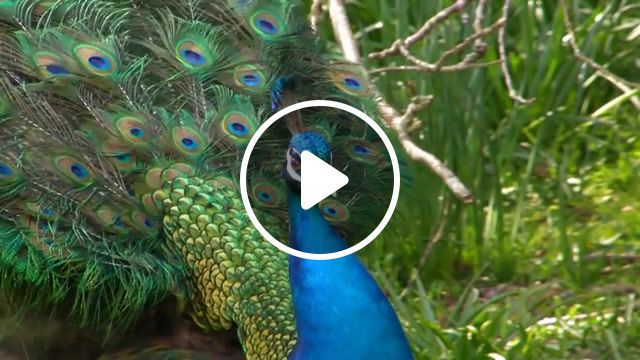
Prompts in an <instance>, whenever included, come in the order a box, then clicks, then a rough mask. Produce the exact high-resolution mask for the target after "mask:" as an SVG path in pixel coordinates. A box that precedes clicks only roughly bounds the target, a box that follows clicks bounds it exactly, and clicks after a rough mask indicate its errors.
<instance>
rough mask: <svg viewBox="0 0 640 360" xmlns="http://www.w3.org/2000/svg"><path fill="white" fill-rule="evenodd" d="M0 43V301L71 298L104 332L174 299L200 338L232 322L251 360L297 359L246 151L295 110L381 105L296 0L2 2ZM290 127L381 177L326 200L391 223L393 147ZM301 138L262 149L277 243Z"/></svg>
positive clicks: (83, 322)
mask: <svg viewBox="0 0 640 360" xmlns="http://www.w3.org/2000/svg"><path fill="white" fill-rule="evenodd" d="M0 49H2V51H1V52H0V67H1V68H2V75H1V77H0V138H1V140H2V141H1V145H0V146H1V148H2V151H0V277H1V279H2V282H1V284H0V287H1V290H2V292H3V293H5V294H11V293H14V292H17V291H20V292H21V293H22V294H23V295H24V296H23V297H24V300H23V302H22V303H21V304H18V306H22V307H24V308H27V307H31V306H36V305H37V306H42V307H45V308H46V307H53V306H55V305H56V304H59V303H62V302H63V301H67V302H69V301H70V303H71V304H72V306H71V309H70V314H71V315H72V316H73V317H74V319H75V320H76V321H77V322H78V323H79V325H80V326H91V327H93V328H97V329H99V330H101V331H103V332H104V334H105V336H107V337H108V336H109V334H110V333H111V332H113V331H114V330H116V329H121V328H126V327H128V326H129V325H130V324H131V323H132V322H134V321H135V320H136V319H137V318H138V316H139V314H140V313H141V312H143V311H144V310H145V309H147V308H149V307H152V306H153V305H154V304H157V303H159V302H160V301H161V300H163V299H164V298H166V297H167V296H175V297H177V298H179V299H181V303H182V304H184V307H185V311H186V312H187V313H188V314H190V316H191V317H192V318H193V320H194V321H195V322H196V323H197V324H198V325H200V326H201V327H202V328H203V329H204V330H215V329H229V328H231V327H232V326H235V327H237V330H238V334H239V337H240V340H241V343H242V345H243V347H244V349H245V352H246V354H247V358H249V359H272V358H275V359H281V358H285V357H286V356H287V354H288V353H289V352H290V351H291V349H292V348H293V345H294V344H295V341H296V334H295V326H294V321H293V310H292V305H291V299H290V298H291V295H290V287H289V282H288V270H287V256H286V255H285V254H283V253H281V252H279V250H277V249H275V248H274V247H272V246H271V245H269V244H268V243H267V242H265V241H264V240H263V239H262V238H261V237H260V235H259V233H258V232H257V231H256V230H255V229H254V228H253V226H252V225H251V223H250V221H249V219H248V217H247V216H246V213H245V211H244V209H243V207H242V202H241V200H240V195H239V190H238V186H237V178H238V173H239V171H238V170H239V166H240V159H241V157H242V152H243V150H244V148H245V146H246V144H247V143H248V141H249V139H250V138H251V136H252V135H253V134H254V133H255V132H256V130H257V128H258V127H259V125H260V124H261V123H262V122H263V121H264V120H265V119H266V118H267V117H268V116H269V115H270V114H271V113H273V112H274V111H276V110H278V109H280V108H282V107H284V106H286V105H288V104H290V103H294V102H298V101H304V100H311V99H332V100H337V101H341V102H345V103H348V104H350V105H353V106H356V107H357V108H359V109H362V110H363V111H365V112H369V113H370V112H371V109H372V108H373V105H372V97H371V95H370V94H369V90H368V89H369V86H368V83H367V79H366V76H365V75H364V74H362V73H361V72H359V70H358V68H357V67H356V66H354V65H351V64H349V63H347V62H344V61H342V60H341V59H340V58H339V57H338V56H336V55H335V54H333V53H332V52H331V51H330V50H328V49H326V48H325V47H324V45H323V44H322V43H321V42H319V41H318V40H317V39H316V38H315V35H314V34H313V33H312V32H311V30H310V28H309V27H308V25H307V21H306V18H305V11H304V9H302V7H301V6H300V4H298V2H297V1H284V0H282V1H279V0H272V1H267V0H208V1H199V0H122V1H115V0H114V1H108V0H78V1H74V0H69V1H67V0H59V1H37V0H15V1H12V0H4V1H1V0H0ZM301 119H302V121H301ZM296 121H297V124H296V125H295V126H299V127H304V128H305V129H308V130H313V131H316V132H318V133H319V134H321V135H322V136H323V137H324V138H325V139H326V140H327V142H329V143H330V144H331V146H332V147H333V148H334V149H336V151H334V152H333V155H334V158H333V159H332V161H333V164H334V165H335V166H336V167H337V168H339V169H341V171H345V172H347V173H349V176H350V177H352V179H354V180H353V181H358V179H362V178H365V177H366V178H367V179H368V180H369V181H367V182H366V183H367V184H368V185H367V186H368V187H369V188H365V189H358V192H357V193H355V192H351V193H349V192H346V193H344V194H340V195H339V196H338V197H335V198H330V199H328V200H325V201H324V202H323V203H322V204H321V210H322V212H323V214H324V216H325V218H326V219H327V220H329V221H330V223H331V224H332V225H333V226H335V227H336V228H337V229H339V230H340V231H341V232H342V233H345V234H350V233H352V234H354V236H357V235H360V234H359V233H358V232H359V231H361V229H362V226H361V224H359V223H357V221H363V219H364V221H371V220H369V217H368V216H353V215H354V214H363V213H364V214H368V213H372V212H373V213H376V212H378V211H379V209H378V208H379V207H378V206H377V204H379V203H380V199H379V197H378V196H377V194H378V192H377V189H376V187H379V186H382V185H381V184H382V183H383V182H384V179H383V178H382V177H383V175H381V174H382V173H381V172H380V171H378V170H379V169H382V168H384V167H386V166H387V165H388V164H387V162H386V160H384V157H382V156H381V151H382V150H381V149H382V148H381V145H380V144H378V143H377V142H376V141H375V140H374V138H372V137H371V136H370V134H368V133H367V131H366V129H365V127H364V126H363V125H362V124H360V125H357V122H352V121H349V118H348V117H345V115H344V114H340V113H338V112H336V111H330V110H326V109H312V110H308V111H304V112H302V113H301V116H300V118H299V119H297V120H296ZM291 123H292V124H293V123H294V122H291ZM289 138H290V133H283V134H282V136H278V137H273V141H270V142H265V144H264V145H261V146H260V149H257V150H256V151H255V152H254V154H255V155H254V159H253V162H254V163H255V164H257V165H255V166H252V167H251V172H252V175H251V176H250V178H251V184H250V193H251V196H252V200H253V201H254V203H255V204H256V205H258V207H259V208H260V209H261V210H260V212H261V217H262V218H263V219H265V221H267V223H268V225H269V227H270V229H271V230H272V231H274V232H275V233H276V234H280V235H281V238H283V239H286V238H287V236H286V233H287V229H288V215H287V211H286V206H287V202H286V193H285V191H284V187H283V182H282V181H281V180H280V178H281V177H280V175H279V172H280V171H281V167H280V165H281V164H282V161H283V152H282V151H283V149H286V147H287V143H288V141H289ZM378 175H379V176H378ZM376 179H377V180H376ZM374 180H376V181H374Z"/></svg>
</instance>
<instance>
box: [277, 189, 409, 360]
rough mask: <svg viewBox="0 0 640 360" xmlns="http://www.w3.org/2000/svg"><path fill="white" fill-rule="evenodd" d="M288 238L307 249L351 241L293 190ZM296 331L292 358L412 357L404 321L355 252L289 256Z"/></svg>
mask: <svg viewBox="0 0 640 360" xmlns="http://www.w3.org/2000/svg"><path fill="white" fill-rule="evenodd" d="M289 213H290V219H291V233H290V240H291V244H292V246H293V247H294V248H296V249H298V250H303V251H307V252H316V253H322V252H333V251H338V250H342V249H344V248H346V247H347V244H346V242H345V241H344V240H343V239H341V238H340V236H339V235H338V234H337V233H336V232H335V231H334V230H333V229H332V228H331V226H330V225H329V223H328V222H327V221H326V220H325V219H324V217H323V216H322V214H321V212H320V210H319V209H318V207H317V206H316V207H314V208H312V209H310V210H308V211H305V210H303V209H302V208H301V206H300V198H299V196H298V195H297V194H295V193H294V192H292V191H290V193H289ZM289 277H290V282H291V289H292V294H293V304H294V311H295V318H296V328H297V332H298V342H297V344H296V347H295V349H294V351H293V352H292V353H291V355H290V356H289V359H290V360H315V359H318V360H322V359H331V360H339V359H366V360H377V359H380V360H382V359H385V360H389V359H393V360H404V359H411V358H412V355H411V351H410V348H409V344H408V342H407V339H406V337H405V335H404V332H403V330H402V327H401V326H400V322H399V321H398V318H397V316H396V314H395V312H394V311H393V308H392V307H391V305H390V304H389V302H388V301H387V298H386V297H385V295H384V294H383V292H382V291H381V290H380V288H379V287H378V285H377V284H376V282H375V280H374V279H373V277H372V276H371V274H369V272H368V271H367V270H366V268H365V267H364V266H363V265H362V264H361V263H360V261H359V260H358V258H357V257H356V256H355V255H350V256H346V257H343V258H340V259H335V260H324V261H322V260H307V259H301V258H297V257H293V256H292V257H290V259H289Z"/></svg>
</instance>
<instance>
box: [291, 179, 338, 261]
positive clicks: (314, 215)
mask: <svg viewBox="0 0 640 360" xmlns="http://www.w3.org/2000/svg"><path fill="white" fill-rule="evenodd" d="M289 219H290V221H291V230H290V231H291V233H290V234H289V239H290V240H291V246H292V247H293V248H294V249H296V250H300V251H304V252H308V253H316V254H322V253H325V254H326V253H332V252H336V251H340V250H344V249H346V248H348V247H349V246H348V245H347V243H346V242H345V241H344V240H343V239H342V238H341V237H340V236H339V235H338V234H337V233H336V231H335V230H334V229H333V228H332V227H331V225H329V223H328V222H327V220H325V218H324V217H323V216H322V213H321V212H320V209H319V208H318V207H317V206H314V207H312V208H311V209H309V210H304V209H302V206H300V195H299V194H297V193H295V192H294V191H292V190H289Z"/></svg>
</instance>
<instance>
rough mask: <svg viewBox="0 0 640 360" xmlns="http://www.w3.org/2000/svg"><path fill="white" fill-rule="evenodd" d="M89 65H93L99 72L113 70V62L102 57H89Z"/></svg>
mask: <svg viewBox="0 0 640 360" xmlns="http://www.w3.org/2000/svg"><path fill="white" fill-rule="evenodd" d="M89 64H91V65H92V66H93V67H94V68H96V69H98V70H109V69H111V62H110V61H109V59H107V58H105V57H102V56H91V57H89Z"/></svg>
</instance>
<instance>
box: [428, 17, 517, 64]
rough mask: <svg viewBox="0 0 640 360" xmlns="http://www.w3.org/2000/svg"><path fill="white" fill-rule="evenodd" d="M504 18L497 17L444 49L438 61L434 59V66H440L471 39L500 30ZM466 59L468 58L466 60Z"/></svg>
mask: <svg viewBox="0 0 640 360" xmlns="http://www.w3.org/2000/svg"><path fill="white" fill-rule="evenodd" d="M506 21H507V20H506V19H505V18H501V19H498V21H496V22H495V23H493V24H491V25H490V26H489V27H487V28H485V29H482V28H481V29H479V30H478V31H475V32H474V33H473V35H471V36H469V37H467V38H466V39H464V40H462V41H461V42H459V43H458V44H457V45H456V46H454V47H452V48H451V49H449V50H447V51H445V52H444V53H443V54H442V55H441V56H440V59H438V61H436V63H435V65H436V67H438V68H440V67H442V64H443V63H444V61H445V60H446V59H447V58H448V57H450V56H452V55H454V54H457V53H459V52H460V51H462V50H463V49H464V48H466V47H467V45H469V44H470V43H471V42H472V41H476V40H479V39H481V38H483V37H485V36H487V35H489V34H491V33H493V32H495V31H496V30H498V29H500V30H502V28H503V27H504V24H505V23H506ZM481 51H484V49H481ZM474 52H477V46H474ZM479 56H480V54H478V57H479ZM463 61H465V60H463ZM466 61H468V60H466Z"/></svg>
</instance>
